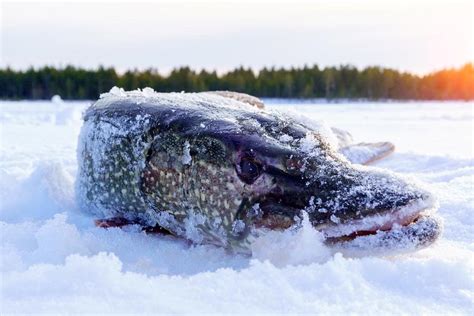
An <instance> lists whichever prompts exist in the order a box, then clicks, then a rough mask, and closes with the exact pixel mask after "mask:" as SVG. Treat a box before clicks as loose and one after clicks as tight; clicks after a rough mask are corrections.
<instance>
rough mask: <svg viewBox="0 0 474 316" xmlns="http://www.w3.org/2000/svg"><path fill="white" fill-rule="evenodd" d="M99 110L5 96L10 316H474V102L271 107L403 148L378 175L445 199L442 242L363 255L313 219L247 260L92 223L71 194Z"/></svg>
mask: <svg viewBox="0 0 474 316" xmlns="http://www.w3.org/2000/svg"><path fill="white" fill-rule="evenodd" d="M122 92H123V91H120V90H117V91H114V92H113V93H114V94H117V95H118V96H121V95H122ZM144 92H145V93H146V94H152V93H153V92H152V91H144ZM56 101H57V100H56ZM267 103H268V101H267ZM89 104H90V102H67V101H63V102H26V101H21V102H6V101H4V102H0V148H1V150H0V201H1V203H0V234H1V238H0V248H1V261H0V271H1V280H0V287H1V298H0V299H1V301H0V312H1V313H2V314H5V313H12V312H21V313H40V312H42V313H105V312H120V313H145V312H148V313H158V312H160V313H213V312H214V313H223V312H227V313H230V312H232V313H246V312H253V313H304V312H306V313H324V314H334V313H336V314H342V313H367V314H381V313H387V312H389V313H393V314H400V313H410V314H415V313H416V314H420V313H423V314H448V313H462V314H472V313H473V310H474V306H473V299H474V280H473V277H474V275H473V273H472V267H473V264H474V262H473V261H474V260H473V258H474V243H473V241H474V238H473V237H474V236H473V234H474V230H473V226H474V216H473V210H474V206H473V205H474V190H473V180H474V164H473V163H474V153H473V145H472V144H473V118H474V114H473V113H474V105H473V104H472V103H465V102H459V103H457V102H449V103H448V102H419V103H415V102H408V103H396V102H392V103H382V104H376V103H338V104H324V103H318V104H308V103H304V104H297V103H286V101H284V100H279V101H278V102H276V103H274V104H273V105H271V107H273V108H276V109H278V110H279V111H283V112H284V111H288V110H291V111H293V112H296V113H299V114H300V115H302V116H306V117H309V118H313V119H316V120H318V121H324V122H325V124H327V126H332V127H333V126H335V127H338V128H342V129H345V130H349V131H350V132H351V133H352V135H353V137H354V141H355V142H374V141H391V142H393V143H394V144H395V145H396V151H395V153H394V154H392V155H391V156H389V157H387V158H386V159H384V160H381V161H379V162H377V163H376V165H377V167H380V168H383V169H388V170H391V171H394V172H397V173H400V174H403V175H405V176H410V177H412V178H416V179H417V180H419V181H421V182H423V183H425V185H426V187H427V188H428V189H429V190H430V191H431V192H433V193H434V194H435V196H436V197H437V199H438V202H439V205H440V206H439V210H438V216H440V217H442V218H443V221H444V232H443V235H442V237H441V239H440V240H439V241H438V242H437V243H435V244H434V245H432V246H430V247H429V248H427V249H424V250H421V251H418V252H415V253H409V254H401V255H392V256H389V257H381V256H366V257H358V258H355V257H350V256H349V255H348V254H344V255H342V254H340V253H334V251H331V250H330V249H329V248H327V247H325V246H324V244H323V243H322V242H321V235H320V233H318V232H317V231H315V230H314V229H312V228H311V227H310V226H309V225H308V223H306V224H305V221H304V220H303V223H302V225H301V229H299V230H289V231H286V232H284V233H276V232H274V233H271V234H267V235H265V236H264V238H261V239H258V240H257V242H256V243H254V244H253V245H252V247H253V248H252V250H253V257H250V258H249V257H246V256H240V255H230V254H228V253H226V252H225V251H224V250H223V249H221V248H217V247H213V246H193V245H190V244H188V243H187V242H185V241H182V240H177V239H175V238H172V237H169V236H157V235H146V234H144V233H143V232H142V231H141V230H140V229H139V228H138V227H135V226H130V227H126V228H124V229H118V228H111V229H107V230H106V229H102V228H97V227H95V226H94V225H93V221H94V217H93V216H91V215H89V214H84V213H82V212H79V210H78V207H77V205H76V204H75V199H74V182H75V175H76V171H77V163H76V148H77V139H78V135H79V130H80V127H81V124H82V120H81V113H82V112H83V111H84V109H85V108H86V107H87V106H88V105H89ZM140 119H144V118H140Z"/></svg>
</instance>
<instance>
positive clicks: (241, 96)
mask: <svg viewBox="0 0 474 316" xmlns="http://www.w3.org/2000/svg"><path fill="white" fill-rule="evenodd" d="M205 93H212V94H217V95H220V96H221V97H225V98H230V99H234V100H237V101H240V102H243V103H247V104H250V105H252V106H255V107H257V108H259V109H263V108H264V107H265V105H264V104H263V101H262V100H260V99H259V98H257V97H254V96H252V95H250V94H246V93H240V92H234V91H207V92H205Z"/></svg>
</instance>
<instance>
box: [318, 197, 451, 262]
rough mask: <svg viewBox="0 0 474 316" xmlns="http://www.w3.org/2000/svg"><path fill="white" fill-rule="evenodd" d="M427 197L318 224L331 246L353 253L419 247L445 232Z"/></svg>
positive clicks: (431, 241) (430, 242)
mask: <svg viewBox="0 0 474 316" xmlns="http://www.w3.org/2000/svg"><path fill="white" fill-rule="evenodd" d="M429 204H430V203H427V202H426V201H424V200H419V201H415V202H412V203H411V204H408V205H406V206H403V207H400V208H398V209H395V210H391V211H388V212H383V213H380V214H374V215H370V216H366V217H364V218H361V219H355V220H352V221H348V222H346V223H344V224H337V225H328V226H326V227H316V228H317V229H318V230H320V231H321V233H322V234H323V235H324V237H325V242H326V244H328V245H329V246H331V247H334V248H338V249H339V250H342V251H344V250H347V251H349V252H354V251H356V250H357V251H358V253H357V254H359V253H361V251H362V252H363V251H370V252H372V253H373V252H374V251H375V252H377V251H378V252H381V251H382V252H384V251H387V250H390V251H396V250H402V249H403V250H407V249H408V250H409V249H410V248H411V249H413V250H415V249H419V248H424V247H427V246H429V245H431V244H432V243H434V242H435V241H436V240H437V238H438V237H439V235H440V234H441V231H442V222H441V219H440V218H438V217H437V216H435V215H434V214H433V213H434V211H435V206H434V205H429Z"/></svg>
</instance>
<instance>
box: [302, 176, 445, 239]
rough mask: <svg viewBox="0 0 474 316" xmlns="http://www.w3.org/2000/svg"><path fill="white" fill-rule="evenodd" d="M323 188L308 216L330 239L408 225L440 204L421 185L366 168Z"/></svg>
mask: <svg viewBox="0 0 474 316" xmlns="http://www.w3.org/2000/svg"><path fill="white" fill-rule="evenodd" d="M320 185H321V187H319V188H318V189H316V191H317V193H319V196H318V195H316V194H315V195H314V197H313V198H312V199H311V200H310V201H309V207H308V213H309V216H310V220H311V221H312V223H313V225H314V226H315V227H316V228H317V229H319V230H321V231H322V232H323V233H324V235H325V236H326V237H329V238H338V237H343V236H346V237H347V236H353V235H364V234H372V233H375V232H377V231H387V230H390V229H392V228H394V227H398V226H407V225H409V224H411V223H413V222H414V221H416V220H417V219H418V218H419V217H420V214H421V213H422V212H423V211H425V210H428V209H432V208H434V207H435V205H436V199H435V198H434V197H433V195H432V194H431V193H430V192H428V191H426V190H424V189H423V188H421V187H420V186H419V185H417V184H415V183H413V182H411V181H409V180H406V179H403V178H401V177H400V176H397V175H395V174H393V173H390V172H384V171H379V170H372V169H369V168H366V167H364V169H362V170H358V169H357V170H353V171H347V173H344V175H343V176H342V179H339V180H335V179H332V181H325V182H324V183H320ZM324 185H326V186H324Z"/></svg>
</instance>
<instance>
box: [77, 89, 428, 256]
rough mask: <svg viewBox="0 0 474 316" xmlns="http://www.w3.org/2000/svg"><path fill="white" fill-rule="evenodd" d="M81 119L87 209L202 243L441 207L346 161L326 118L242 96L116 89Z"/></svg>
mask: <svg viewBox="0 0 474 316" xmlns="http://www.w3.org/2000/svg"><path fill="white" fill-rule="evenodd" d="M84 120H85V122H84V125H83V127H82V131H81V135H80V142H79V146H78V158H79V170H78V177H77V190H76V192H77V197H78V202H79V204H80V205H81V208H82V209H84V210H86V211H89V212H92V213H93V214H95V215H96V216H97V217H100V218H113V217H120V218H125V219H127V220H129V221H130V222H135V223H139V224H141V225H144V226H159V227H162V228H164V229H166V230H168V231H170V232H171V233H173V234H174V235H176V236H181V237H183V238H186V239H188V240H191V241H193V242H195V243H211V244H215V245H219V246H223V247H226V248H229V249H232V250H236V251H239V252H248V251H249V249H250V248H251V247H250V245H249V243H250V240H252V238H254V237H255V236H258V235H260V234H261V232H262V231H268V230H269V229H270V230H275V229H276V230H282V229H286V228H289V227H294V226H295V223H297V222H298V218H300V217H301V210H305V211H306V212H307V214H308V217H309V219H308V220H309V221H310V222H311V224H312V225H313V227H315V228H316V229H317V230H319V231H320V232H321V233H322V234H323V235H324V236H325V237H326V238H329V239H330V238H343V237H345V236H349V235H351V234H354V233H357V232H358V231H361V230H367V231H377V230H382V229H389V228H390V227H388V226H387V225H389V224H390V225H396V224H399V223H400V224H407V223H406V222H407V221H408V220H412V219H413V218H414V217H415V216H417V215H418V213H419V212H420V211H421V210H423V209H429V208H433V207H434V205H435V202H434V199H433V198H432V197H431V195H430V194H429V193H428V192H426V191H425V190H423V189H420V188H419V187H418V186H417V185H416V184H413V183H411V182H409V181H406V180H405V179H401V178H400V177H398V176H396V175H394V174H392V173H387V172H384V171H381V170H376V169H369V168H367V167H363V166H355V165H352V164H350V163H349V162H348V161H347V160H346V159H345V158H344V157H343V156H342V155H340V154H339V153H338V152H337V149H338V147H337V146H338V145H337V144H336V143H337V141H338V140H337V137H336V136H335V134H334V133H333V132H332V131H331V129H330V128H329V127H327V126H326V125H325V124H324V123H317V122H308V120H305V119H301V120H298V119H296V118H294V117H293V116H291V115H290V116H288V115H285V114H284V113H279V112H275V111H270V110H262V109H258V108H256V107H254V106H251V105H249V104H248V103H246V102H242V101H241V98H240V97H239V98H237V99H236V98H229V97H226V96H222V95H219V94H215V93H156V92H154V91H153V90H152V89H149V88H148V89H144V90H143V91H131V92H126V91H124V90H123V89H119V88H113V89H112V90H111V91H110V92H109V93H107V94H103V95H101V99H100V100H99V101H97V102H96V103H95V104H94V105H93V106H92V107H91V108H90V109H89V110H88V111H87V112H86V114H85V117H84ZM410 210H411V211H410ZM410 212H411V213H410ZM412 217H413V218H412ZM392 222H393V223H392ZM386 226H387V227H386Z"/></svg>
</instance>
